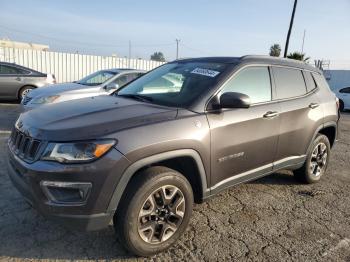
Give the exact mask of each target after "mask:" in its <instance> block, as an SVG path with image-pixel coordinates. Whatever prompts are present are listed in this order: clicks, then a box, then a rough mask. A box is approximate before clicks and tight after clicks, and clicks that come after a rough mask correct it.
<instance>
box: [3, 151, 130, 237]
mask: <svg viewBox="0 0 350 262" xmlns="http://www.w3.org/2000/svg"><path fill="white" fill-rule="evenodd" d="M128 164H129V161H128V160H127V159H126V158H125V157H124V156H123V155H122V154H121V153H119V151H117V150H116V149H112V150H111V151H110V152H108V153H107V154H106V155H105V156H103V157H102V158H101V159H99V160H97V161H94V162H92V163H87V164H74V165H73V164H71V165H63V164H60V163H56V162H48V161H36V162H34V163H32V164H28V163H26V162H24V161H22V160H21V159H19V158H18V157H17V156H16V155H14V154H13V153H12V152H11V151H10V150H9V158H8V163H7V168H8V174H9V177H10V179H11V181H12V183H13V185H14V186H15V187H16V188H17V190H18V191H19V192H20V193H21V194H22V195H23V197H24V198H25V199H26V200H27V201H28V202H29V203H30V204H31V206H33V207H34V208H35V209H36V210H38V212H39V213H41V214H42V215H44V216H45V217H48V218H49V219H52V220H55V221H58V222H59V223H61V224H63V225H65V226H67V227H69V228H71V229H79V230H88V231H90V230H99V229H102V228H104V227H106V226H108V224H109V223H110V222H111V220H112V218H113V215H114V214H113V213H111V212H109V211H108V205H109V202H110V200H111V197H112V194H113V192H114V189H115V187H116V185H117V184H118V182H119V179H120V177H121V174H122V171H123V170H124V169H125V168H126V167H127V166H128ZM50 181H51V182H53V181H55V182H57V181H60V182H64V183H62V184H75V183H78V184H91V188H90V191H89V194H88V196H87V198H86V201H84V202H83V203H74V202H66V203H65V202H62V201H61V202H55V201H52V199H50V198H49V197H48V194H47V192H45V190H44V188H43V186H42V185H43V182H44V184H45V183H46V184H49V185H50Z"/></svg>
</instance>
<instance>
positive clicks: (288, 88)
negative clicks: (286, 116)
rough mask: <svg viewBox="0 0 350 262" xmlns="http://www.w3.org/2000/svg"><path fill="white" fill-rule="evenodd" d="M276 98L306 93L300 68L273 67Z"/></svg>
mask: <svg viewBox="0 0 350 262" xmlns="http://www.w3.org/2000/svg"><path fill="white" fill-rule="evenodd" d="M273 72H274V77H275V82H276V99H284V98H292V97H296V96H301V95H304V94H306V86H305V81H304V77H303V75H302V74H301V70H298V69H292V68H284V67H274V68H273Z"/></svg>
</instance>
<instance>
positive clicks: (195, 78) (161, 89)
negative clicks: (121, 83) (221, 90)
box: [117, 61, 228, 108]
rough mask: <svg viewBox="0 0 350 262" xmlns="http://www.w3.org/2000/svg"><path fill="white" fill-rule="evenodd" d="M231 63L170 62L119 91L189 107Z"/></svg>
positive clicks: (164, 103)
mask: <svg viewBox="0 0 350 262" xmlns="http://www.w3.org/2000/svg"><path fill="white" fill-rule="evenodd" d="M227 66H228V65H227V64H224V63H209V62H181V61H180V62H173V63H169V64H166V65H163V66H161V67H159V68H157V69H155V70H153V71H151V72H149V73H148V74H146V75H144V76H142V77H140V78H139V79H136V80H135V81H133V82H132V83H130V84H128V85H126V86H125V87H124V88H122V89H121V90H120V91H119V92H118V93H117V94H118V95H119V96H125V97H129V98H131V97H133V96H134V97H136V96H138V97H140V96H142V97H144V98H148V100H149V101H152V103H155V104H159V105H165V106H172V107H184V108H186V107H188V106H190V105H191V104H192V103H193V102H194V101H195V100H196V99H197V98H198V97H199V96H200V95H201V94H203V93H205V92H207V91H208V90H209V89H210V88H211V87H212V86H213V85H214V84H215V83H216V82H217V80H218V78H219V76H220V75H221V73H222V72H223V71H224V70H225V69H226V68H227Z"/></svg>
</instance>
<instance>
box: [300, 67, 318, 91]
mask: <svg viewBox="0 0 350 262" xmlns="http://www.w3.org/2000/svg"><path fill="white" fill-rule="evenodd" d="M303 73H304V77H305V82H306V89H307V92H311V91H312V90H314V89H315V88H317V85H316V82H315V79H314V78H313V77H312V75H311V72H307V71H304V72H303Z"/></svg>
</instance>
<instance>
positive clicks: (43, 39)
mask: <svg viewBox="0 0 350 262" xmlns="http://www.w3.org/2000/svg"><path fill="white" fill-rule="evenodd" d="M0 2H1V3H0V6H1V8H0V38H5V37H8V38H10V39H11V40H15V41H24V42H33V43H41V44H47V45H49V46H50V49H51V50H54V51H63V52H76V51H78V52H79V53H82V54H96V55H111V54H116V55H118V56H121V57H124V56H128V53H129V41H130V42H131V56H132V57H133V58H145V59H149V57H150V55H151V54H152V53H153V52H155V51H161V52H163V53H164V55H165V58H166V59H167V60H168V61H170V60H173V59H175V57H176V42H175V39H180V44H179V55H180V57H198V56H242V55H247V54H262V55H267V54H268V52H269V48H270V46H271V45H272V44H274V43H278V44H280V45H281V47H282V49H283V48H284V45H285V39H286V35H287V30H288V26H289V22H290V16H291V12H292V7H293V2H294V1H293V0H236V1H233V0H217V1H207V0H196V1H195V0H192V1H190V0H186V1H185V0H176V1H164V0H163V1H160V0H159V1H156V0H147V1H142V0H139V1H136V0H119V1H117V0H114V1H113V0H110V1H108V0H99V1H87V0H85V1H81V0H75V1H67V0H60V1H45V0H31V1H24V0H23V1H20V0H11V1H6V0H0ZM349 13H350V0H337V1H330V0H317V1H316V0H299V1H298V6H297V10H296V15H295V21H294V27H293V31H292V35H291V40H290V47H289V51H290V52H292V51H301V48H302V39H303V33H304V30H306V36H305V44H304V52H305V53H306V55H307V56H309V57H311V59H312V60H314V59H330V60H332V61H333V62H334V63H338V64H342V63H348V64H349V65H350V48H349V43H350V29H349V25H350V15H349ZM282 53H283V50H282Z"/></svg>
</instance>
